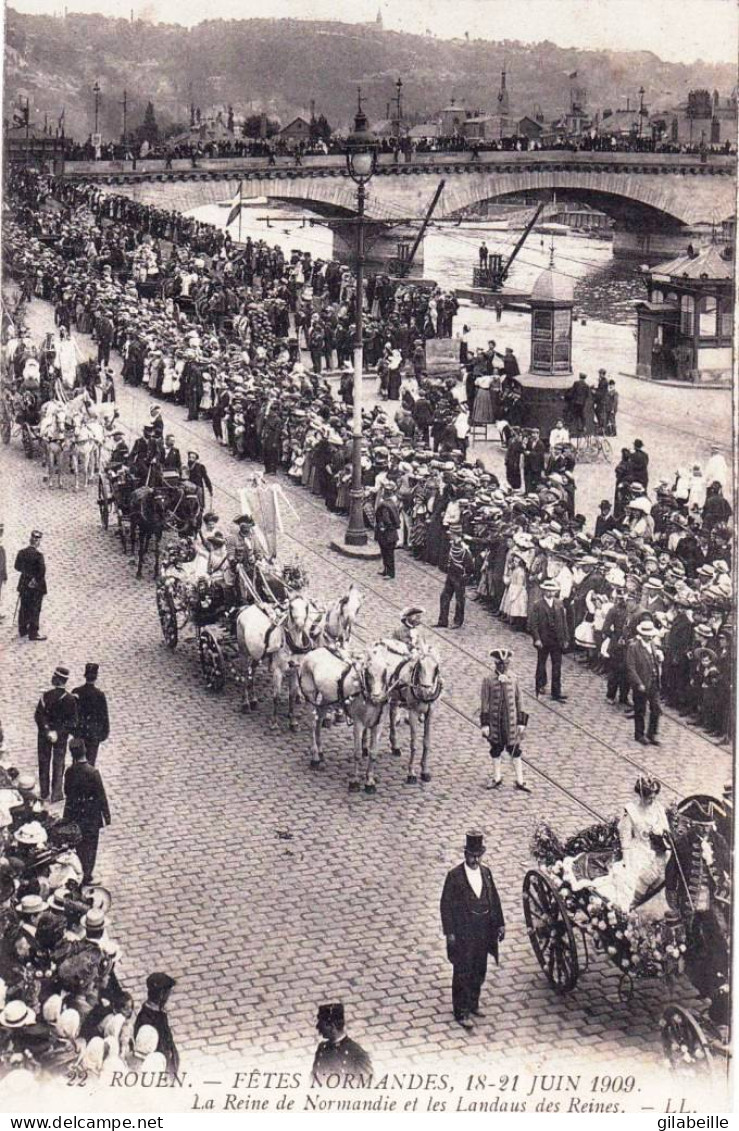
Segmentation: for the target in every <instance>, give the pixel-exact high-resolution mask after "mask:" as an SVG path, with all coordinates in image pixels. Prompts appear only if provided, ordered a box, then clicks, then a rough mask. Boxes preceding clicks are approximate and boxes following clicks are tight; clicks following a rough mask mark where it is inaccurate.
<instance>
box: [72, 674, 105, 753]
mask: <svg viewBox="0 0 739 1131" xmlns="http://www.w3.org/2000/svg"><path fill="white" fill-rule="evenodd" d="M99 671H100V666H99V665H98V664H85V682H84V683H83V684H81V685H80V686H79V687H75V688H74V689H73V691H72V694H73V695H74V697H75V698H76V700H77V737H78V738H81V739H82V741H83V742H84V744H85V752H86V754H87V761H88V762H89V763H90V765H91V766H94V765H95V762H96V761H97V756H98V747H99V746H100V743H101V742H105V741H106V740H107V738H108V736H109V735H110V718H109V715H108V700H107V699H106V697H105V692H104V691H101V690H100V688H99V687H96V686H95V684H96V681H97V677H98V674H99Z"/></svg>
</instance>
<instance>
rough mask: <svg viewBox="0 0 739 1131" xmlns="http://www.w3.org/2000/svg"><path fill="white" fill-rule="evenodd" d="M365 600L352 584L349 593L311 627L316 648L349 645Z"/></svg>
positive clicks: (319, 613)
mask: <svg viewBox="0 0 739 1131" xmlns="http://www.w3.org/2000/svg"><path fill="white" fill-rule="evenodd" d="M363 600H364V598H363V597H362V594H361V592H360V590H359V588H358V587H357V586H356V585H355V584H354V582H352V584H351V585H350V586H349V592H348V593H345V594H344V596H343V597H339V598H337V600H336V601H334V603H333V605H329V607H328V609H326V610H325V611H324V612H321V611H320V610H319V609H316V616H315V618H314V619H313V621H312V623H311V626H310V634H311V636H312V638H313V640H314V642H315V646H316V647H325V646H327V647H331V646H332V645H333V646H337V645H338V646H342V645H345V644H348V643H349V640H350V639H351V635H352V631H353V629H354V625H355V623H356V620H357V615H358V613H359V610H360V609H361V607H362V602H363Z"/></svg>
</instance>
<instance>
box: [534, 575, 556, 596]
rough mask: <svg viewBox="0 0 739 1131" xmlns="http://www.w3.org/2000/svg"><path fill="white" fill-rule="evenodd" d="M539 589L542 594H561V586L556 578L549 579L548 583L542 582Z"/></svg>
mask: <svg viewBox="0 0 739 1131" xmlns="http://www.w3.org/2000/svg"><path fill="white" fill-rule="evenodd" d="M539 588H540V589H541V591H542V593H559V590H560V585H559V582H558V581H557V579H556V578H554V577H548V578H547V580H546V581H542V583H541V585H540V586H539Z"/></svg>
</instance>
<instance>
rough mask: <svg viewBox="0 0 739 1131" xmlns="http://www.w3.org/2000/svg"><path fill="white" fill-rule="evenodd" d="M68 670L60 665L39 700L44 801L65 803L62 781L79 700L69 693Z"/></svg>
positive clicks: (41, 789) (39, 769) (40, 774)
mask: <svg viewBox="0 0 739 1131" xmlns="http://www.w3.org/2000/svg"><path fill="white" fill-rule="evenodd" d="M68 679H69V668H65V667H64V666H63V665H62V664H59V665H58V666H57V668H56V670H55V671H54V674H53V676H52V677H51V687H50V688H49V690H48V691H45V692H44V693H43V695H42V696H41V698H40V699H39V701H38V704H37V706H36V713H35V715H34V718H35V720H36V726H37V727H38V780H39V788H40V793H41V800H42V801H48V800H49V768H50V767H51V800H52V801H62V800H63V799H64V794H63V792H62V780H63V776H64V759H65V757H66V754H67V741H68V739H69V736H70V735H71V734H74V732H75V730H76V728H77V700H76V699H75V697H74V695H71V694H70V693H69V692H68V691H67V687H66V684H67V680H68Z"/></svg>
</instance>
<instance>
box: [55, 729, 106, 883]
mask: <svg viewBox="0 0 739 1131" xmlns="http://www.w3.org/2000/svg"><path fill="white" fill-rule="evenodd" d="M69 748H70V751H71V753H72V759H73V761H72V765H71V766H70V767H69V769H68V770H67V772H66V774H65V775H64V791H65V793H66V801H65V803H64V820H65V821H71V822H73V823H74V824H75V825H79V827H80V830H81V832H82V840H81V841H80V843H79V844H78V845H77V855H78V856H79V858H80V864H81V865H82V871H83V877H82V882H83V883H85V884H91V883H92V882H93V873H94V871H95V861H96V859H97V853H98V840H99V837H100V830H101V828H102V827H103V825H109V824H110V809H109V808H108V798H107V797H106V796H105V786H104V785H103V779H102V778H101V777H100V770H96V769H95V767H94V766H91V765H90V763H89V762H88V761H87V758H86V756H85V744H84V742H83V741H82V739H81V738H73V739H72V741H71V743H70V744H69Z"/></svg>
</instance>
